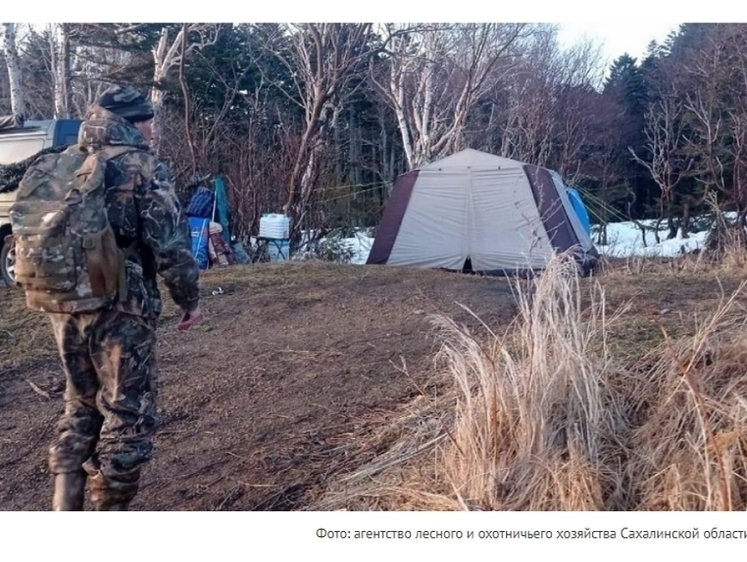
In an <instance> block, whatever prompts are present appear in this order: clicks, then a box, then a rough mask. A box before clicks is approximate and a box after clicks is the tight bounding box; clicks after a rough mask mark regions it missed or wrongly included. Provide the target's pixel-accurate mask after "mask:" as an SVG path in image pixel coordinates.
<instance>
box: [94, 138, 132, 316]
mask: <svg viewBox="0 0 747 562" xmlns="http://www.w3.org/2000/svg"><path fill="white" fill-rule="evenodd" d="M138 150H141V149H139V148H137V147H134V146H126V145H122V146H113V145H109V146H105V147H104V148H102V149H100V150H97V151H96V152H95V154H100V155H101V157H102V159H103V160H104V165H106V164H107V163H108V162H109V160H112V159H114V158H116V157H118V156H121V155H123V154H127V153H128V152H136V151H138ZM137 245H138V241H137V240H135V241H134V242H132V244H130V245H129V246H128V247H127V248H124V249H123V250H120V251H119V283H118V285H119V301H120V302H125V301H126V300H127V297H128V291H127V271H126V269H125V262H126V261H127V258H129V257H130V256H131V255H132V254H134V252H135V248H137Z"/></svg>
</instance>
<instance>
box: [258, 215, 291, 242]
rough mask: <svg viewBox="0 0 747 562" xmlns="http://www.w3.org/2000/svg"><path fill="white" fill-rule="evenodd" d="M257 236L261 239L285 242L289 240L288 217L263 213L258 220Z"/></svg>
mask: <svg viewBox="0 0 747 562" xmlns="http://www.w3.org/2000/svg"><path fill="white" fill-rule="evenodd" d="M259 235H260V237H262V238H274V239H277V240H287V239H288V238H290V217H287V216H285V215H281V214H277V213H265V214H264V215H262V216H261V217H260V219H259Z"/></svg>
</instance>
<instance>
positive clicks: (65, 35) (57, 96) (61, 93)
mask: <svg viewBox="0 0 747 562" xmlns="http://www.w3.org/2000/svg"><path fill="white" fill-rule="evenodd" d="M69 27H70V26H69V24H66V23H53V24H50V25H49V28H48V33H49V52H50V53H51V55H52V56H51V62H52V65H51V66H52V74H53V76H54V117H55V118H56V119H63V118H67V117H70V110H71V107H72V84H71V77H70V50H71V45H70V32H69Z"/></svg>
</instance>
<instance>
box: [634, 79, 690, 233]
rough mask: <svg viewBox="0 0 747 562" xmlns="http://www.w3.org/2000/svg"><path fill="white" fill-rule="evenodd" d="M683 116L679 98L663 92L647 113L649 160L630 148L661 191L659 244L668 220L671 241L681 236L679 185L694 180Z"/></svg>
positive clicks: (685, 231) (657, 225)
mask: <svg viewBox="0 0 747 562" xmlns="http://www.w3.org/2000/svg"><path fill="white" fill-rule="evenodd" d="M682 116H683V104H682V102H681V101H680V100H679V99H677V98H676V97H675V95H674V93H673V92H670V93H662V94H661V95H660V98H659V99H658V100H657V101H656V102H654V103H653V104H652V105H651V106H650V107H649V109H648V111H647V112H646V117H645V121H646V126H645V130H644V133H645V135H646V144H645V149H646V153H647V154H646V156H645V158H644V157H642V156H639V155H638V154H636V152H635V151H634V150H633V149H632V148H629V150H630V153H631V154H632V155H633V158H634V159H635V161H636V162H638V163H639V164H641V165H642V166H644V167H645V168H646V169H647V170H648V172H649V174H650V175H651V179H653V180H654V182H655V183H656V185H657V186H658V187H659V190H660V191H661V197H660V198H659V219H658V220H657V223H656V227H655V228H654V236H655V237H656V243H657V244H658V243H659V225H660V224H661V221H662V220H664V218H666V219H667V226H668V227H669V235H668V238H670V239H671V238H674V237H675V236H676V235H677V226H676V224H675V221H674V209H673V203H674V194H675V188H676V187H677V185H679V183H680V182H681V181H682V180H683V179H685V178H687V177H690V175H691V174H690V171H691V170H692V168H693V164H694V160H693V158H692V157H690V156H688V155H687V154H686V153H685V152H684V147H685V144H686V141H685V138H686V137H685V121H684V120H683V119H682ZM682 228H683V230H684V232H683V235H684V236H687V225H686V224H685V223H684V222H683V224H682Z"/></svg>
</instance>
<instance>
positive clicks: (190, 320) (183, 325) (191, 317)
mask: <svg viewBox="0 0 747 562" xmlns="http://www.w3.org/2000/svg"><path fill="white" fill-rule="evenodd" d="M201 320H202V311H201V310H200V307H199V306H198V307H197V308H195V309H194V310H193V311H192V312H188V311H186V310H185V311H184V314H182V318H181V320H179V324H177V326H176V328H177V330H179V331H180V332H186V331H187V330H189V329H190V328H191V327H192V326H194V325H195V324H198V323H199V322H200V321H201Z"/></svg>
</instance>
